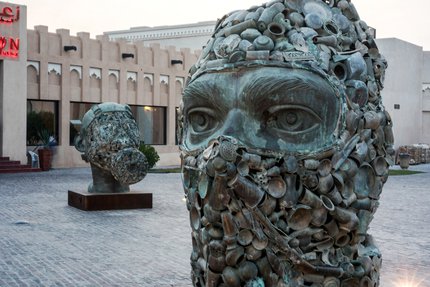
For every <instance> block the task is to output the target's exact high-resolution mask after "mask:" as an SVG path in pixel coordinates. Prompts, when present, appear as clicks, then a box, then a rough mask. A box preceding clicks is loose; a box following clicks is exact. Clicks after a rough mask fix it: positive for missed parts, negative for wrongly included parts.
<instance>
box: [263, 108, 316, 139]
mask: <svg viewBox="0 0 430 287" xmlns="http://www.w3.org/2000/svg"><path fill="white" fill-rule="evenodd" d="M268 113H269V118H268V122H267V124H268V126H269V127H270V128H273V129H276V130H279V131H281V132H286V133H289V134H299V133H307V132H310V131H312V130H314V129H316V128H318V126H319V125H320V123H321V122H322V120H321V118H320V117H319V116H318V115H317V114H316V113H315V112H314V111H312V110H311V109H309V108H307V107H304V106H297V105H282V106H275V107H271V108H270V109H269V110H268Z"/></svg>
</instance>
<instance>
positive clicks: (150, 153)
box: [139, 143, 160, 169]
mask: <svg viewBox="0 0 430 287" xmlns="http://www.w3.org/2000/svg"><path fill="white" fill-rule="evenodd" d="M139 150H140V151H141V152H142V153H143V154H144V155H145V157H146V160H147V161H148V168H149V169H151V168H153V167H154V166H155V164H156V163H157V162H158V161H159V160H160V156H159V155H158V153H157V151H156V150H155V148H154V147H153V146H150V145H147V144H144V143H141V144H140V146H139Z"/></svg>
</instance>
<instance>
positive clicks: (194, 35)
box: [103, 21, 216, 50]
mask: <svg viewBox="0 0 430 287" xmlns="http://www.w3.org/2000/svg"><path fill="white" fill-rule="evenodd" d="M215 24H216V21H205V22H198V23H192V24H183V25H174V26H157V27H132V28H130V29H129V30H119V31H111V32H104V33H103V34H104V35H106V36H108V37H109V40H113V41H116V40H120V39H121V40H125V41H127V42H137V41H145V43H146V44H153V43H157V44H160V46H161V47H167V46H175V47H177V48H190V49H192V50H199V49H200V48H201V47H202V46H204V45H205V44H206V42H207V40H208V39H209V38H210V36H211V35H212V32H213V31H214V28H215Z"/></svg>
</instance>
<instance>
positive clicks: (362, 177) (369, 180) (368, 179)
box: [354, 164, 375, 198]
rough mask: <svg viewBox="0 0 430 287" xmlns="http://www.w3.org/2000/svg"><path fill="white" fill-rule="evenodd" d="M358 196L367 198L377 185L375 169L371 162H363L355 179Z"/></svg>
mask: <svg viewBox="0 0 430 287" xmlns="http://www.w3.org/2000/svg"><path fill="white" fill-rule="evenodd" d="M354 184H355V188H354V189H355V193H356V194H357V198H366V197H367V196H369V193H370V192H371V190H372V189H373V188H374V187H375V171H374V169H373V168H372V166H371V165H370V164H363V165H362V166H361V167H360V168H359V169H358V173H357V176H356V178H355V180H354Z"/></svg>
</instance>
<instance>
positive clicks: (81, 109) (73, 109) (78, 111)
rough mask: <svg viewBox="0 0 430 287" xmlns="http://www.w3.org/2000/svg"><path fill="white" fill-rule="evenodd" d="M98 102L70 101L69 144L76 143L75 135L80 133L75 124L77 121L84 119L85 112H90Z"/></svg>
mask: <svg viewBox="0 0 430 287" xmlns="http://www.w3.org/2000/svg"><path fill="white" fill-rule="evenodd" d="M96 104H97V103H73V102H71V103H70V133H69V144H70V145H71V146H73V145H75V144H74V140H75V136H76V135H77V134H78V131H79V129H78V127H77V126H76V125H75V124H76V123H77V121H82V118H83V117H84V115H85V113H86V112H88V111H89V110H90V109H91V107H92V106H93V105H96Z"/></svg>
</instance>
